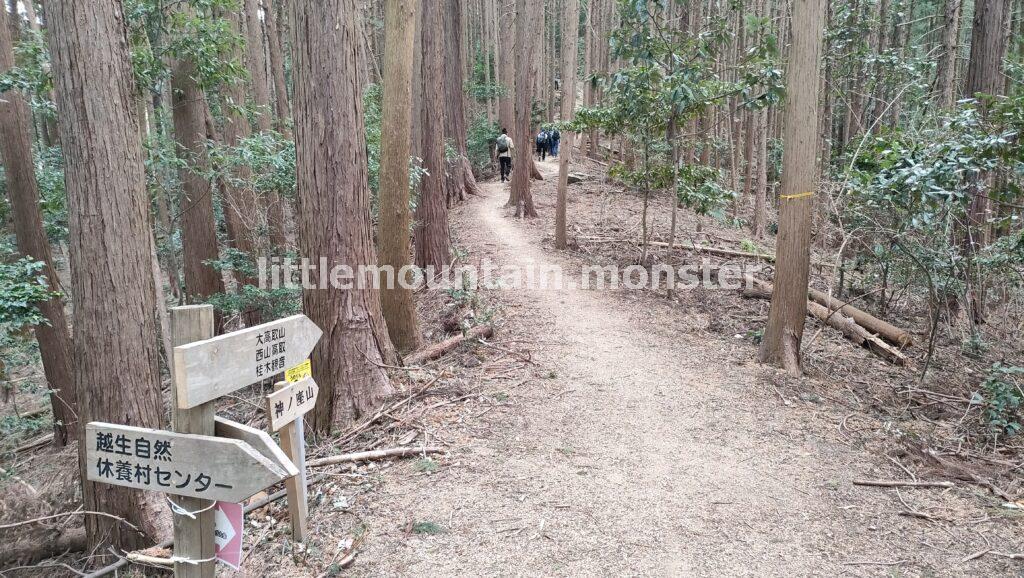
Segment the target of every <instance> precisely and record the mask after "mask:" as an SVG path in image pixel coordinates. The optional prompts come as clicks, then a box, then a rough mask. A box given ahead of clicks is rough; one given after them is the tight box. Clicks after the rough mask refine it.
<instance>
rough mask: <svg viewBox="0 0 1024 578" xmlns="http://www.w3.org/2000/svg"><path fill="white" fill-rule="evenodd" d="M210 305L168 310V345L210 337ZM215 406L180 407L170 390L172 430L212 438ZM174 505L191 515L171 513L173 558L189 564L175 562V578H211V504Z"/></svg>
mask: <svg viewBox="0 0 1024 578" xmlns="http://www.w3.org/2000/svg"><path fill="white" fill-rule="evenodd" d="M213 319H214V318H213V306H212V305H188V306H184V307H175V308H174V309H172V310H171V344H172V345H173V346H174V347H175V348H177V347H179V346H182V345H185V344H187V343H191V342H193V341H199V340H202V339H209V338H211V337H213V333H214V329H213ZM180 373H182V369H181V368H179V367H178V366H177V364H172V368H171V379H173V380H174V381H175V382H177V381H178V380H179V379H183V378H184V376H183V375H179V374H180ZM216 410H217V408H216V405H215V404H214V403H204V404H196V405H193V406H188V407H185V408H182V407H181V405H180V400H179V399H178V395H177V389H176V388H174V387H172V388H171V429H172V430H174V431H175V432H180V433H184V434H199V435H204V436H212V435H214V419H213V418H214V416H215V415H216ZM174 504H175V506H176V507H177V508H179V509H180V510H181V511H185V512H199V513H198V514H193V515H190V516H186V515H181V514H179V513H178V511H175V512H174V556H175V558H181V559H185V560H190V561H195V563H190V562H175V563H174V576H175V578H213V575H214V572H215V569H216V560H215V556H216V554H215V552H214V541H213V537H214V536H213V532H214V524H215V521H216V519H215V517H214V512H213V509H212V504H213V502H211V501H209V500H203V499H199V498H188V497H184V498H178V501H177V502H174Z"/></svg>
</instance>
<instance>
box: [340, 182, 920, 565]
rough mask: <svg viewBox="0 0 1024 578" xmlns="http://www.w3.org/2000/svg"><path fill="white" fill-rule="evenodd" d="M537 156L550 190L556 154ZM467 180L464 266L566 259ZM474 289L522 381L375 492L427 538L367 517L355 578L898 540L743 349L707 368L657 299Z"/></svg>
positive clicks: (846, 468)
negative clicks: (496, 315)
mask: <svg viewBox="0 0 1024 578" xmlns="http://www.w3.org/2000/svg"><path fill="white" fill-rule="evenodd" d="M539 165H540V167H541V170H542V172H543V173H544V174H545V177H546V179H547V180H548V182H549V183H550V180H551V179H554V178H555V175H556V173H557V164H555V163H554V162H545V163H540V164H539ZM548 186H550V185H548ZM481 189H482V195H481V196H479V197H474V198H472V199H471V200H470V201H469V205H468V207H463V208H462V211H463V213H462V214H460V215H458V216H457V218H456V230H457V232H458V237H459V243H460V244H461V245H462V246H464V247H465V248H466V249H467V251H468V253H469V255H470V259H480V258H487V259H490V260H492V261H494V262H497V263H498V264H500V265H502V266H510V265H519V266H523V265H527V264H531V263H532V264H534V265H537V266H541V267H545V268H547V267H550V266H552V265H562V264H565V265H566V270H571V269H572V268H571V266H570V263H569V262H568V258H567V257H563V256H561V255H560V254H558V253H555V252H553V251H547V250H545V249H543V248H542V247H541V244H540V239H539V238H537V235H536V234H535V233H533V232H532V230H531V229H530V228H529V227H526V226H524V223H523V222H522V221H520V220H518V219H515V218H514V217H513V216H512V215H511V214H510V210H509V209H508V208H506V207H505V206H504V205H505V202H506V200H507V198H508V185H507V184H502V183H499V182H487V183H482V184H481ZM490 298H492V299H496V300H497V301H498V303H499V304H500V307H501V310H502V317H503V318H504V319H505V320H506V321H505V322H506V324H507V327H506V331H509V332H512V333H515V334H516V337H520V338H522V342H521V343H523V344H524V346H528V347H529V348H530V349H531V350H532V351H533V360H534V361H535V362H536V367H537V370H536V375H535V378H534V379H532V380H531V381H530V382H529V383H527V384H524V385H523V386H521V387H520V388H518V389H516V390H514V391H512V392H510V393H511V395H512V396H513V398H514V401H515V405H514V407H513V410H512V411H511V412H508V411H506V412H504V413H503V415H501V416H499V417H494V416H493V414H492V416H490V417H489V418H486V419H492V418H493V419H496V420H498V421H497V422H496V423H492V424H491V425H492V427H490V428H486V429H482V431H481V433H480V435H479V437H474V438H472V439H470V440H469V441H468V442H466V443H464V444H457V445H456V446H455V447H452V448H451V450H452V452H453V459H452V462H454V463H451V464H450V466H449V467H446V468H444V469H443V470H442V471H441V472H440V473H438V474H435V475H432V476H417V477H413V478H410V479H409V480H407V481H403V482H399V483H388V484H385V485H384V486H383V487H382V488H381V489H380V491H381V492H382V494H381V495H376V496H375V498H374V499H375V500H381V502H379V503H381V505H382V506H383V507H384V508H385V509H387V510H389V511H390V512H391V513H392V514H393V515H394V517H399V516H408V517H409V519H416V520H432V521H435V522H437V523H438V525H439V526H440V527H441V528H442V531H441V532H440V533H437V534H433V535H426V536H424V535H418V534H412V535H410V534H409V533H408V532H407V531H406V532H405V533H404V534H403V532H402V530H401V522H402V521H401V520H400V519H399V520H391V521H390V522H389V523H388V524H387V527H384V528H380V527H378V528H372V529H371V531H375V532H382V533H384V534H385V536H384V539H383V540H379V539H372V540H368V541H367V543H366V548H367V550H366V551H364V552H363V553H362V554H361V555H360V558H359V563H358V564H357V565H355V566H354V567H353V571H354V572H355V573H357V574H365V575H380V574H388V575H394V574H399V575H449V576H451V575H531V576H532V575H582V576H595V575H622V574H643V575H663V576H682V575H704V576H710V575H730V576H734V575H757V576H763V575H838V574H850V573H854V574H872V573H875V572H879V571H882V572H884V571H885V568H884V566H882V567H879V566H870V565H864V566H862V565H861V562H859V561H860V560H867V561H868V562H867V564H871V563H873V562H871V561H880V562H881V563H885V561H886V560H887V559H889V558H892V559H895V560H898V559H899V558H898V556H900V555H901V554H900V553H898V552H894V548H893V546H894V544H896V543H898V542H896V540H897V539H898V537H896V536H892V535H889V533H873V532H872V530H873V528H870V527H867V525H866V524H862V523H857V522H856V521H855V520H851V518H850V516H851V515H852V514H851V513H850V508H851V507H850V506H847V507H845V508H844V507H843V506H844V503H847V502H845V498H846V497H847V496H844V495H843V494H842V493H841V492H837V488H838V487H839V486H840V485H842V486H845V487H848V486H849V481H850V479H851V477H852V476H853V475H854V473H855V472H856V471H863V470H865V469H868V468H869V467H870V463H871V462H869V461H865V460H867V459H868V456H864V455H861V454H860V453H859V452H854V451H853V450H851V448H849V447H846V446H844V445H841V444H837V443H835V442H833V441H831V440H830V439H829V438H828V437H827V436H822V435H818V434H817V432H819V431H821V430H820V428H823V427H830V428H834V427H835V426H834V424H833V423H832V422H828V424H827V425H826V424H824V423H817V421H821V422H824V421H826V420H824V419H822V420H814V419H810V420H809V419H807V418H806V416H799V417H797V416H794V415H791V414H789V413H788V412H789V411H790V410H789V409H788V408H785V407H783V406H782V405H781V403H778V400H777V398H775V397H774V394H773V393H771V391H770V390H768V389H766V387H765V386H764V385H758V384H757V383H756V380H755V375H756V371H757V369H756V368H757V365H756V364H755V363H754V361H753V359H749V360H748V361H743V362H739V363H737V362H736V361H735V356H733V357H732V358H731V359H733V360H732V361H727V360H728V359H730V357H729V356H727V355H725V354H724V352H723V351H722V350H721V347H722V346H721V345H714V344H709V343H707V342H704V341H702V340H701V339H700V338H699V337H697V336H695V335H691V334H688V333H687V332H686V331H685V329H680V328H679V327H677V324H676V323H675V322H674V320H673V315H674V313H673V312H672V310H671V309H670V308H669V307H668V306H665V305H660V304H657V303H655V304H651V303H631V302H630V301H629V300H628V299H624V298H622V296H621V295H619V296H617V295H616V294H615V293H614V292H611V291H588V290H584V289H580V288H574V287H568V288H562V289H548V290H542V289H517V290H515V291H494V292H491V294H490ZM833 431H834V429H833ZM855 507H858V508H859V507H861V506H855ZM391 524H394V525H393V526H392V525H391ZM851 561H852V562H851Z"/></svg>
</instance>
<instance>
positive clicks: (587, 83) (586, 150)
mask: <svg viewBox="0 0 1024 578" xmlns="http://www.w3.org/2000/svg"><path fill="white" fill-rule="evenodd" d="M594 2H595V0H588V1H587V21H586V26H584V30H583V35H584V38H583V83H584V84H583V106H584V107H586V108H590V107H592V106H594V82H593V79H592V78H591V77H592V76H593V75H594V43H595V41H594V22H595V20H596V19H595V18H594V13H595V11H596V8H597V7H596V6H595V4H594ZM595 131H596V129H590V131H589V132H588V133H587V135H586V136H585V137H584V138H585V139H586V140H585V142H581V143H580V154H581V155H583V156H587V157H593V156H594V155H595V154H597V151H596V150H594V132H595ZM581 136H582V135H581Z"/></svg>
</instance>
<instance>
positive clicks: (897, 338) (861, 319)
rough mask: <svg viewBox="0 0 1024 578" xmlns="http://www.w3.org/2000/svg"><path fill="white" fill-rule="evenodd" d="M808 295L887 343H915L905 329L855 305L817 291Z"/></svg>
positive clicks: (900, 344)
mask: <svg viewBox="0 0 1024 578" xmlns="http://www.w3.org/2000/svg"><path fill="white" fill-rule="evenodd" d="M808 294H809V295H810V297H811V300H813V301H815V302H816V303H819V304H821V305H824V306H825V307H828V308H829V310H831V311H839V312H841V313H843V314H845V315H846V316H847V317H852V318H853V320H854V321H856V322H857V325H860V326H862V327H864V328H865V329H867V330H868V331H870V332H872V333H877V334H878V335H880V336H881V337H884V338H885V339H886V340H887V341H889V342H891V343H895V344H896V345H897V346H899V347H910V346H911V345H913V343H914V339H913V338H912V337H911V336H910V333H909V332H907V331H906V330H905V329H900V328H899V327H896V326H895V325H893V324H891V323H889V322H888V321H883V320H881V319H879V318H877V317H875V316H874V315H872V314H870V313H867V312H866V311H863V310H861V309H857V308H856V307H854V306H853V305H849V304H847V303H843V302H842V301H840V300H838V299H836V298H835V297H832V296H831V295H829V294H827V293H823V292H821V291H818V290H817V289H810V290H809V291H808Z"/></svg>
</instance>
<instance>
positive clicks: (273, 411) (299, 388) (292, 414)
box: [267, 377, 320, 431]
mask: <svg viewBox="0 0 1024 578" xmlns="http://www.w3.org/2000/svg"><path fill="white" fill-rule="evenodd" d="M319 393H320V387H319V386H317V384H316V382H315V381H313V378H312V377H305V378H303V379H300V380H299V381H296V382H295V383H289V384H287V385H285V386H284V387H282V388H281V389H278V390H277V391H275V392H274V393H272V394H270V395H268V396H267V416H268V417H269V418H270V431H277V430H279V429H281V428H282V427H284V426H286V425H288V424H290V423H292V422H293V421H295V420H296V419H298V418H300V417H302V416H303V415H305V414H306V412H308V411H310V410H312V409H313V407H314V406H316V397H317V395H318V394H319Z"/></svg>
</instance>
